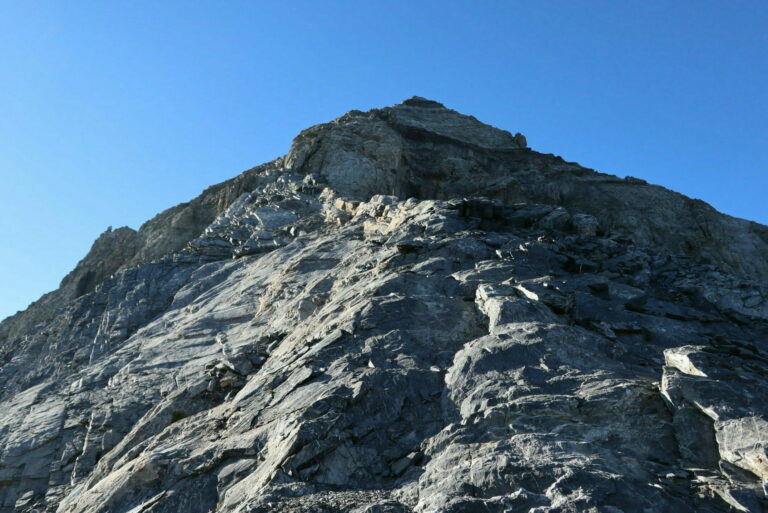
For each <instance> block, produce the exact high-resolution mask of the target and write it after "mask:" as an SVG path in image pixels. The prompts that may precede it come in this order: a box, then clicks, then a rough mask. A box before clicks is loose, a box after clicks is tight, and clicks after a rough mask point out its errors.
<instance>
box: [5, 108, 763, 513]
mask: <svg viewBox="0 0 768 513" xmlns="http://www.w3.org/2000/svg"><path fill="white" fill-rule="evenodd" d="M766 250H768V228H766V227H765V226H762V225H758V224H756V223H752V222H749V221H744V220H740V219H735V218H732V217H729V216H726V215H723V214H720V213H718V212H716V211H715V210H714V209H712V208H711V207H709V206H708V205H706V204H705V203H703V202H700V201H697V200H691V199H689V198H686V197H685V196H682V195H680V194H677V193H674V192H671V191H668V190H666V189H663V188H661V187H658V186H653V185H649V184H647V183H645V182H643V181H642V180H638V179H632V178H628V179H621V178H618V177H615V176H611V175H605V174H600V173H596V172H594V171H592V170H589V169H586V168H583V167H581V166H579V165H577V164H573V163H568V162H566V161H564V160H563V159H561V158H559V157H556V156H553V155H546V154H541V153H537V152H535V151H533V150H531V149H529V148H528V147H527V142H526V140H525V137H523V136H522V135H520V134H515V135H512V134H511V133H509V132H506V131H503V130H498V129H496V128H493V127H490V126H488V125H484V124H482V123H481V122H479V121H478V120H476V119H475V118H472V117H470V116H464V115H461V114H459V113H456V112H454V111H452V110H449V109H447V108H445V107H444V106H443V105H441V104H439V103H437V102H433V101H430V100H425V99H423V98H412V99H410V100H406V101H405V102H403V103H402V104H400V105H396V106H394V107H388V108H383V109H375V110H371V111H369V112H359V111H352V112H350V113H348V114H346V115H344V116H342V117H341V118H339V119H337V120H334V121H332V122H330V123H327V124H323V125H318V126H315V127H312V128H310V129H308V130H305V131H304V132H302V133H301V134H299V136H298V137H297V138H296V139H295V140H294V141H293V144H292V146H291V149H290V151H289V153H288V154H287V155H286V156H284V157H282V158H279V159H277V160H275V161H273V162H270V163H267V164H264V165H262V166H259V167H256V168H254V169H251V170H249V171H246V172H245V173H243V174H242V175H240V176H238V177H236V178H234V179H232V180H230V181H228V182H224V183H222V184H219V185H217V186H214V187H211V188H209V189H207V190H206V191H204V192H203V193H202V194H201V195H200V196H199V197H198V198H196V199H194V200H192V201H190V202H189V203H185V204H182V205H179V206H177V207H174V208H172V209H169V210H167V211H165V212H163V213H161V214H159V215H158V216H157V217H156V218H154V219H153V220H151V221H149V222H147V223H146V224H145V225H143V226H142V227H141V229H140V230H138V231H134V230H131V229H129V228H120V229H117V230H108V231H107V232H106V233H105V234H103V235H102V236H100V237H99V239H98V240H97V241H96V242H95V243H94V247H93V248H92V250H91V251H90V252H89V254H88V255H87V256H86V257H85V258H84V259H83V260H82V261H81V262H80V263H79V264H78V266H77V267H76V269H75V270H74V271H73V272H72V273H70V275H68V276H67V277H66V278H65V279H64V280H63V281H62V284H61V287H60V288H59V289H58V290H57V291H54V292H52V293H50V294H48V295H46V296H44V297H43V298H41V299H40V300H39V301H38V302H36V303H35V304H33V305H31V307H30V308H29V309H28V310H26V311H24V312H20V313H18V314H16V315H15V316H12V317H10V318H8V319H6V320H5V321H3V323H1V324H0V356H1V357H2V358H0V399H2V408H0V513H5V512H11V511H19V512H32V511H38V512H42V511H46V512H53V511H58V512H61V513H65V512H67V513H73V512H133V513H138V512H168V513H170V512H181V511H184V512H192V513H194V512H200V513H208V512H214V511H216V512H240V513H245V512H251V513H256V512H268V511H285V512H310V511H312V512H350V513H352V512H355V513H382V512H389V513H394V512H417V513H427V512H429V513H432V512H447V513H462V512H467V513H469V512H475V511H478V512H491V513H495V512H499V513H502V512H513V511H529V512H536V513H543V512H566V511H574V512H576V511H596V512H597V511H600V512H603V511H604V512H611V513H616V512H621V511H623V512H627V513H629V512H651V511H659V512H663V511H676V512H682V511H704V512H707V511H711V512H716V511H734V510H735V511H750V512H759V511H765V510H766V507H767V506H766V500H765V497H766V490H765V489H764V483H765V482H766V481H768V456H767V454H766V447H767V444H768V404H766V400H765V398H764V394H762V393H761V391H762V390H764V388H765V386H766V384H768V366H766V363H768V362H767V361H766V357H765V356H764V355H765V344H766V340H768V338H767V337H766V335H768V300H766V298H768V286H766V284H767V283H768V279H767V278H768V259H766V256H765V255H767V254H768V251H766Z"/></svg>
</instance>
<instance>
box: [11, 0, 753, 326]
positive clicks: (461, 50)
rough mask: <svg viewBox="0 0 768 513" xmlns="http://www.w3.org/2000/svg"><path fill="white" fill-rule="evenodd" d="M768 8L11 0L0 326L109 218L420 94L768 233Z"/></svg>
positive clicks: (189, 192)
mask: <svg viewBox="0 0 768 513" xmlns="http://www.w3.org/2000/svg"><path fill="white" fill-rule="evenodd" d="M766 26H768V2H765V0H760V1H739V0H736V1H717V2H716V1H707V0H701V1H698V0H697V1H676V2H669V1H634V0H631V1H622V2H617V1H615V0H611V1H589V2H587V1H579V0H568V1H540V0H534V1H512V0H509V1H490V0H487V1H482V2H473V1H468V0H467V1H446V0H442V1H427V0H424V1H419V2H413V1H408V2H406V1H397V0H391V1H387V2H384V1H373V0H369V1H363V0H357V1H351V0H350V1H334V0H328V1H322V2H319V1H316V0H312V1H310V0H307V1H300V0H293V1H290V2H261V1H255V0H254V1H247V2H239V1H233V0H229V1H227V2H221V1H206V0H195V1H194V2H189V1H186V0H185V1H171V0H163V1H160V2H156V1H119V0H111V1H109V2H97V1H95V0H92V1H85V0H82V1H71V2H57V1H53V0H51V1H47V2H43V1H25V0H18V1H6V0H0V192H1V193H2V201H0V234H2V236H3V244H2V245H0V318H2V317H4V316H6V315H9V314H11V313H13V312H15V311H16V310H18V309H23V308H24V307H26V305H27V304H28V303H29V302H31V301H33V300H34V299H36V298H37V297H39V296H40V295H41V294H42V293H44V292H46V291H49V290H52V289H54V288H56V287H57V286H58V282H59V281H60V280H61V278H62V277H63V276H64V275H65V274H66V273H67V272H68V271H69V270H70V269H72V268H73V267H74V265H75V264H76V263H77V261H78V260H79V259H80V258H81V257H82V256H84V255H85V253H86V252H87V250H88V248H89V247H90V245H91V243H92V241H93V240H94V239H95V238H96V237H97V236H98V235H99V234H100V233H101V232H102V231H104V229H106V228H107V226H110V225H111V226H115V227H117V226H123V225H128V226H132V227H134V228H138V227H139V225H140V224H141V223H142V222H144V221H146V220H147V219H149V218H150V217H152V216H153V215H154V214H156V213H157V212H159V211H161V210H163V209H165V208H167V207H169V206H172V205H174V204H176V203H179V202H182V201H185V200H188V199H191V198H192V197H194V196H195V195H197V194H198V193H199V192H200V191H201V190H202V189H204V188H205V187H207V186H208V185H211V184H213V183H216V182H219V181H222V180H225V179H227V178H230V177H232V176H234V175H236V174H238V173H239V172H240V171H242V170H244V169H246V168H249V167H252V166H254V165H256V164H259V163H261V162H264V161H267V160H271V159H272V158H274V157H277V156H279V155H282V154H283V153H285V151H286V150H287V149H288V146H289V144H290V141H291V138H292V137H293V136H294V135H295V134H296V133H297V132H298V131H299V130H301V129H302V128H305V127H307V126H309V125H312V124H315V123H319V122H324V121H327V120H329V119H332V118H334V117H337V116H339V115H341V114H343V113H344V112H346V111H347V110H350V109H363V110H366V109H369V108H373V107H380V106H385V105H391V104H394V103H398V102H400V101H401V100H403V99H405V98H407V97H410V96H413V95H420V96H426V97H429V98H432V99H436V100H438V101H441V102H443V103H445V104H446V105H447V106H449V107H451V108H454V109H456V110H459V111H461V112H464V113H468V114H472V115H474V116H476V117H477V118H479V119H480V120H482V121H485V122H488V123H491V124H493V125H496V126H499V127H501V128H505V129H508V130H510V131H512V132H516V131H520V132H522V133H524V134H525V135H526V136H527V138H528V142H529V145H530V146H531V147H532V148H534V149H536V150H539V151H543V152H547V153H556V154H558V155H562V156H563V157H564V158H566V159H567V160H571V161H577V162H579V163H581V164H582V165H585V166H588V167H592V168H594V169H597V170H599V171H603V172H607V173H613V174H617V175H621V176H624V175H632V176H637V177H641V178H644V179H647V180H648V181H650V182H653V183H658V184H661V185H664V186H667V187H670V188H672V189H675V190H677V191H680V192H683V193H685V194H687V195H689V196H692V197H696V198H701V199H703V200H705V201H707V202H709V203H711V204H712V205H714V206H715V207H716V208H718V209H719V210H721V211H723V212H726V213H728V214H731V215H735V216H738V217H745V218H749V219H753V220H757V221H760V222H762V223H768V207H766V199H765V196H766V193H767V192H768V172H767V171H768V166H767V164H768V157H766V151H765V150H766V147H767V146H768V144H767V143H768V128H767V123H766V120H768V104H767V101H768V93H767V91H768V57H767V56H768V31H767V30H766V29H765V27H766Z"/></svg>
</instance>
